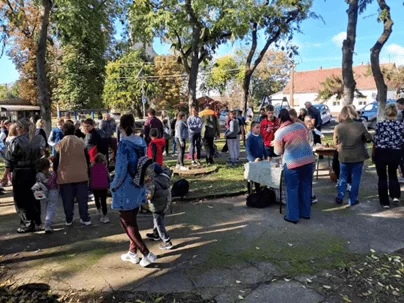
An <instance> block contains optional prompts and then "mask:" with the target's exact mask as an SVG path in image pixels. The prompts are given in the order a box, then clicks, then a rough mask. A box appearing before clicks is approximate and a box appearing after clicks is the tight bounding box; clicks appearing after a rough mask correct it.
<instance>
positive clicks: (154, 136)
mask: <svg viewBox="0 0 404 303" xmlns="http://www.w3.org/2000/svg"><path fill="white" fill-rule="evenodd" d="M149 136H150V139H151V141H150V143H149V145H148V146H147V156H148V157H149V158H151V159H153V162H157V163H158V164H160V165H163V150H164V146H166V142H167V141H166V139H164V138H159V131H158V129H157V128H152V129H151V130H150V133H149Z"/></svg>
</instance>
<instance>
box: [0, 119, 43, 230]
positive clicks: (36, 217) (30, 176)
mask: <svg viewBox="0 0 404 303" xmlns="http://www.w3.org/2000/svg"><path fill="white" fill-rule="evenodd" d="M16 130H17V133H18V136H17V137H16V138H15V139H14V140H12V141H10V142H9V144H7V149H6V151H5V156H4V158H5V165H6V171H7V172H12V173H13V177H12V185H13V197H14V203H15V208H16V210H17V213H18V215H19V217H20V222H21V226H20V227H19V228H18V229H17V232H18V233H26V232H34V231H35V224H36V225H38V226H39V225H41V223H42V222H41V204H40V201H39V200H36V199H35V198H34V194H33V192H32V190H31V187H32V186H33V185H34V184H35V176H36V166H37V164H38V162H39V160H40V158H41V156H42V154H41V151H42V148H43V146H44V145H45V142H43V141H44V139H43V138H42V136H39V135H35V125H34V124H32V123H31V121H29V120H28V119H26V118H23V119H20V120H18V121H17V126H16ZM5 176H7V174H5ZM5 178H6V179H5V180H4V178H3V180H2V182H5V181H6V180H7V177H5Z"/></svg>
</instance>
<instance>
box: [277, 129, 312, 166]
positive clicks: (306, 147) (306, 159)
mask: <svg viewBox="0 0 404 303" xmlns="http://www.w3.org/2000/svg"><path fill="white" fill-rule="evenodd" d="M274 151H275V153H276V154H277V155H283V164H286V166H287V167H288V168H289V169H293V168H297V167H300V166H303V165H306V164H309V163H314V156H313V151H312V149H311V147H310V144H309V141H308V134H307V129H306V128H305V127H304V126H303V125H302V124H301V123H293V122H289V121H287V122H284V123H282V125H281V126H280V128H279V129H278V130H277V132H276V133H275V140H274Z"/></svg>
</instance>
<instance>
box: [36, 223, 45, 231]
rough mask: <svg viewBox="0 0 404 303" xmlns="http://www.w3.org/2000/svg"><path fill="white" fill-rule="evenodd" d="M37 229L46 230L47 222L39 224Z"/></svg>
mask: <svg viewBox="0 0 404 303" xmlns="http://www.w3.org/2000/svg"><path fill="white" fill-rule="evenodd" d="M36 230H45V224H43V223H42V224H41V225H37V226H36Z"/></svg>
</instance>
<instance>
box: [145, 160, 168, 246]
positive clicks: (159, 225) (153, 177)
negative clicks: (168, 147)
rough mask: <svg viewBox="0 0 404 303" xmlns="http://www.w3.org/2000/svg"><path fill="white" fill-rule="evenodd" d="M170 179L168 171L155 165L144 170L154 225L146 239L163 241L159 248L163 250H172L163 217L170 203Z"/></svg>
mask: <svg viewBox="0 0 404 303" xmlns="http://www.w3.org/2000/svg"><path fill="white" fill-rule="evenodd" d="M170 179H171V171H170V169H168V168H161V166H160V165H159V164H157V163H153V164H151V165H149V167H148V168H147V170H146V177H145V182H146V193H147V199H148V204H149V210H150V211H151V212H152V214H153V223H154V228H153V233H150V234H146V237H147V238H148V239H149V240H153V241H159V240H163V244H162V245H161V246H160V249H163V250H169V249H171V248H173V244H172V243H171V239H170V236H169V235H168V233H167V230H166V228H165V224H164V215H165V212H166V210H167V209H168V207H169V206H170V203H171V189H170V181H171V180H170Z"/></svg>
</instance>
